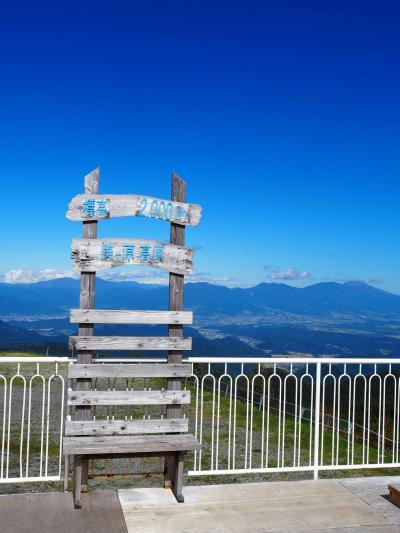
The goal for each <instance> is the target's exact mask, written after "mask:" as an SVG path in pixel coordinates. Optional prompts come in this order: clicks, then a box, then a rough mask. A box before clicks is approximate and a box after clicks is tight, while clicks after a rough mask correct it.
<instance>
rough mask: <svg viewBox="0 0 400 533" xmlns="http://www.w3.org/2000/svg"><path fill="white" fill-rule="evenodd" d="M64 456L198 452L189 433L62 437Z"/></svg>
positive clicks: (198, 447)
mask: <svg viewBox="0 0 400 533" xmlns="http://www.w3.org/2000/svg"><path fill="white" fill-rule="evenodd" d="M63 449H64V455H102V454H122V453H132V454H134V453H147V452H148V453H168V452H187V451H193V450H200V449H201V444H200V443H199V442H198V440H197V439H195V438H194V436H193V435H191V434H190V433H185V434H175V435H130V436H128V435H126V436H109V437H98V436H97V437H64V442H63Z"/></svg>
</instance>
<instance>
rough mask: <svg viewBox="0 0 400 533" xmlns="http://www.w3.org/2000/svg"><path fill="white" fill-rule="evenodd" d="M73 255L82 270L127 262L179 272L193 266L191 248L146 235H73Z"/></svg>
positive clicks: (102, 268) (185, 271) (114, 265)
mask: <svg viewBox="0 0 400 533" xmlns="http://www.w3.org/2000/svg"><path fill="white" fill-rule="evenodd" d="M71 257H72V261H73V268H74V269H75V270H80V271H82V272H97V271H98V270H104V269H106V268H111V267H116V266H126V265H142V266H150V267H155V268H160V269H161V270H166V271H167V272H175V273H177V274H188V273H189V272H191V271H192V269H193V250H192V249H190V248H184V247H183V246H176V245H173V244H165V243H162V242H158V241H147V240H144V239H74V240H73V241H72V256H71Z"/></svg>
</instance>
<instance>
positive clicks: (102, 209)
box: [66, 194, 201, 226]
mask: <svg viewBox="0 0 400 533" xmlns="http://www.w3.org/2000/svg"><path fill="white" fill-rule="evenodd" d="M134 216H142V217H148V218H156V219H158V220H166V221H167V222H175V223H176V224H182V225H185V226H197V224H198V223H199V222H200V217H201V207H200V206H199V205H197V204H185V203H182V202H173V201H172V200H161V199H159V198H152V197H151V196H140V195H138V194H78V195H77V196H75V197H74V198H73V199H72V200H71V202H70V204H69V206H68V211H67V214H66V217H67V218H68V219H69V220H83V221H87V220H101V219H104V218H114V217H134Z"/></svg>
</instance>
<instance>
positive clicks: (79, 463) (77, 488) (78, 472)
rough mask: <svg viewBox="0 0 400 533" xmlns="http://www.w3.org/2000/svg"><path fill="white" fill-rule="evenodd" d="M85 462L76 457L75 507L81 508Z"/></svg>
mask: <svg viewBox="0 0 400 533" xmlns="http://www.w3.org/2000/svg"><path fill="white" fill-rule="evenodd" d="M82 468H83V460H82V457H81V456H80V455H75V457H74V506H75V509H80V508H81V485H82Z"/></svg>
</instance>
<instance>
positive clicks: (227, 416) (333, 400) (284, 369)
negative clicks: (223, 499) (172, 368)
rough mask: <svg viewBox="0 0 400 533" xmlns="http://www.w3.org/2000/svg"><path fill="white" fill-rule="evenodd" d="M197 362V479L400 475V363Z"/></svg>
mask: <svg viewBox="0 0 400 533" xmlns="http://www.w3.org/2000/svg"><path fill="white" fill-rule="evenodd" d="M190 360H191V362H192V363H193V364H194V368H195V372H194V374H195V375H194V376H193V377H192V378H191V380H189V383H190V381H191V382H192V388H193V398H192V408H193V409H194V433H195V435H196V436H197V438H198V439H199V440H200V441H201V442H202V444H203V448H202V450H201V451H200V452H197V453H196V454H195V457H194V465H193V469H192V470H190V472H189V474H190V475H217V474H240V473H251V472H254V473H262V472H290V471H313V472H314V478H317V477H318V472H319V471H322V470H351V469H362V468H371V469H372V468H391V467H392V468H393V467H396V468H398V467H399V466H400V463H399V427H400V424H399V414H400V360H398V359H313V358H263V359H258V358H257V359H256V358H253V359H249V358H243V359H242V358H211V359H208V360H204V359H203V358H191V359H190ZM188 386H189V387H190V385H188ZM192 417H193V415H192Z"/></svg>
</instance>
